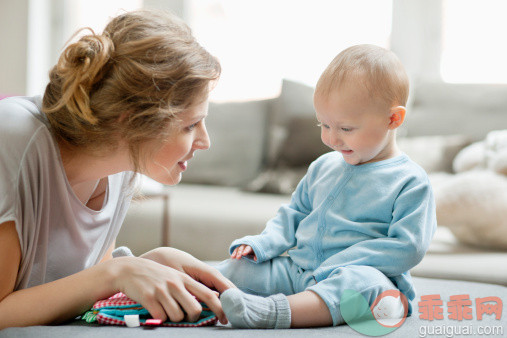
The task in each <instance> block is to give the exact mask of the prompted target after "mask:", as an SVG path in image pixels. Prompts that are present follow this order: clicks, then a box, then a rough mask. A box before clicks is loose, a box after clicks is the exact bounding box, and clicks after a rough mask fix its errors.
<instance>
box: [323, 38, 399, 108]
mask: <svg viewBox="0 0 507 338" xmlns="http://www.w3.org/2000/svg"><path fill="white" fill-rule="evenodd" d="M348 81H361V83H362V85H363V86H364V88H365V89H366V91H367V93H368V95H370V96H372V97H374V98H376V99H379V100H380V101H381V102H382V103H384V104H385V105H386V107H392V106H405V105H406V104H407V100H408V92H409V80H408V76H407V73H406V71H405V68H404V67H403V64H402V63H401V62H400V60H399V59H398V57H397V56H396V55H395V54H394V53H393V52H391V51H389V50H387V49H385V48H382V47H378V46H375V45H366V44H365V45H356V46H352V47H349V48H347V49H345V50H343V51H342V52H341V53H340V54H338V55H337V56H336V57H335V58H334V59H333V61H331V63H330V64H329V66H327V68H326V69H325V70H324V72H323V73H322V75H321V76H320V79H319V81H318V82H317V86H316V88H315V95H316V96H325V97H326V96H328V95H329V94H330V93H331V92H332V91H333V90H335V89H337V88H339V87H340V86H341V85H343V84H346V83H347V82H348Z"/></svg>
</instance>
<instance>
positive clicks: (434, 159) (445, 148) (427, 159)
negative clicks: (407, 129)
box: [398, 135, 470, 173]
mask: <svg viewBox="0 0 507 338" xmlns="http://www.w3.org/2000/svg"><path fill="white" fill-rule="evenodd" d="M469 144H470V141H469V138H468V137H466V136H464V135H442V136H419V137H400V138H398V146H399V147H400V149H401V150H402V151H403V152H405V153H406V154H407V155H408V156H409V157H410V158H411V159H412V160H413V161H414V162H416V163H417V164H419V165H420V166H421V167H422V168H423V169H424V170H426V172H427V173H431V172H449V173H450V172H452V171H453V169H452V163H453V160H454V158H455V157H456V155H457V154H458V153H459V151H460V150H462V149H463V148H465V147H466V146H467V145H469Z"/></svg>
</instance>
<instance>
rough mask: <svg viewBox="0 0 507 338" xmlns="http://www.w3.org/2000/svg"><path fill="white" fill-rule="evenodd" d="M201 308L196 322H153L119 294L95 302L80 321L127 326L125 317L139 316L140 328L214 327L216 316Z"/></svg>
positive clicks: (137, 304) (137, 306) (140, 309)
mask: <svg viewBox="0 0 507 338" xmlns="http://www.w3.org/2000/svg"><path fill="white" fill-rule="evenodd" d="M200 304H201V306H202V312H201V316H200V317H199V319H198V320H197V321H196V322H177V323H176V322H171V321H165V322H161V321H160V320H158V321H157V320H155V319H153V318H152V317H151V315H150V314H149V312H148V310H146V309H145V308H144V307H143V306H142V305H141V304H139V303H137V302H136V301H134V300H132V299H130V298H129V297H127V296H126V295H125V294H123V293H121V292H119V293H117V294H115V295H113V296H111V297H109V298H107V299H103V300H99V301H97V302H96V303H95V304H94V305H93V307H92V309H91V310H90V311H88V312H86V313H85V314H84V315H83V316H82V317H81V319H82V320H85V321H86V322H87V323H92V322H98V323H99V324H107V325H127V323H126V320H125V316H129V315H130V317H132V315H135V316H139V325H141V326H154V325H155V326H168V327H198V326H210V325H215V323H216V322H217V320H218V319H217V317H216V315H215V314H214V313H213V312H211V310H210V309H209V308H208V306H207V305H206V304H204V303H203V302H200Z"/></svg>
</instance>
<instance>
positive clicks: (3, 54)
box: [0, 0, 29, 95]
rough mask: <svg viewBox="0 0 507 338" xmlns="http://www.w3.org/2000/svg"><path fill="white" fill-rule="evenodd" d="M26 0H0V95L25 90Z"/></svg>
mask: <svg viewBox="0 0 507 338" xmlns="http://www.w3.org/2000/svg"><path fill="white" fill-rule="evenodd" d="M28 4H29V0H16V1H12V0H0V32H1V34H0V95H2V94H25V92H26V86H27V78H26V77H27V48H28V47H27V46H28Z"/></svg>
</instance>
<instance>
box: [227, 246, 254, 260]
mask: <svg viewBox="0 0 507 338" xmlns="http://www.w3.org/2000/svg"><path fill="white" fill-rule="evenodd" d="M248 255H252V256H253V259H254V261H256V262H257V256H256V255H255V252H254V251H253V249H252V247H251V246H250V245H245V244H241V245H240V246H238V247H237V248H236V249H234V251H233V252H232V255H231V258H232V259H241V257H243V256H248Z"/></svg>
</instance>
